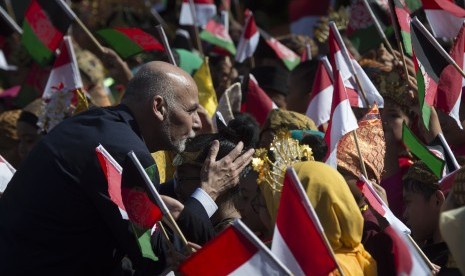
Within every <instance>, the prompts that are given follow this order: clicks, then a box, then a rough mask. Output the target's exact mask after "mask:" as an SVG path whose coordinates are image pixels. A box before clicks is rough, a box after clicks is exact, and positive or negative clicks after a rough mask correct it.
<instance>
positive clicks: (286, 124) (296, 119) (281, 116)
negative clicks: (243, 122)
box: [262, 109, 318, 132]
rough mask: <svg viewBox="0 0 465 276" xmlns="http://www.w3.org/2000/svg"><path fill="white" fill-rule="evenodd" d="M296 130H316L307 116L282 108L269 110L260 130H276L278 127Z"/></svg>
mask: <svg viewBox="0 0 465 276" xmlns="http://www.w3.org/2000/svg"><path fill="white" fill-rule="evenodd" d="M283 128H284V129H286V130H296V129H302V130H304V129H311V130H318V129H317V127H316V125H315V123H314V122H313V121H312V119H310V118H308V117H307V116H305V115H303V114H300V113H297V112H293V111H288V110H282V109H273V110H271V112H270V114H269V115H268V118H267V119H266V122H265V125H264V126H263V130H262V132H264V131H265V130H273V131H275V132H277V131H278V130H280V129H283Z"/></svg>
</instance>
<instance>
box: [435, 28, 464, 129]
mask: <svg viewBox="0 0 465 276" xmlns="http://www.w3.org/2000/svg"><path fill="white" fill-rule="evenodd" d="M464 26H465V25H463V26H462V28H461V29H460V32H459V34H458V35H457V38H456V39H455V41H454V45H453V46H452V48H451V50H450V53H449V54H450V56H451V57H452V58H453V59H454V61H455V62H456V63H457V65H458V66H459V67H460V68H462V69H463V68H464V62H463V61H464V57H465V55H464V53H465V31H464V29H465V27H464ZM462 80H463V77H462V75H461V74H460V73H459V72H458V71H457V69H455V68H454V66H453V65H451V64H449V65H447V67H446V68H445V69H444V71H443V72H442V74H441V76H440V77H439V84H438V92H437V94H436V102H435V106H436V108H437V109H439V110H441V111H443V112H444V113H446V114H448V115H449V116H451V117H452V118H453V119H454V120H455V121H456V122H457V124H458V126H459V127H460V128H462V123H461V120H460V117H459V109H460V104H461V99H462Z"/></svg>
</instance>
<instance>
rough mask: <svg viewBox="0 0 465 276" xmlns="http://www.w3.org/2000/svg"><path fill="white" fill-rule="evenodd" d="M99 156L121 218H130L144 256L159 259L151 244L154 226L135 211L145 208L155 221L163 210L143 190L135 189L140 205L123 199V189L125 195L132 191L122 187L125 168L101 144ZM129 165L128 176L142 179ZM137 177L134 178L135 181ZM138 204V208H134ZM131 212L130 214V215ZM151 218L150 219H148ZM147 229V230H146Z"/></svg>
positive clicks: (149, 216) (112, 199)
mask: <svg viewBox="0 0 465 276" xmlns="http://www.w3.org/2000/svg"><path fill="white" fill-rule="evenodd" d="M95 151H96V154H97V158H98V160H99V162H100V166H101V168H102V170H103V173H104V175H105V178H106V179H107V182H108V194H109V195H110V199H111V201H113V203H115V205H116V206H118V209H119V211H120V213H121V218H122V219H124V220H128V219H129V220H130V221H131V224H132V227H133V231H134V234H135V235H136V239H137V242H138V244H139V248H140V249H141V252H142V256H144V257H145V258H148V259H152V260H154V261H156V260H157V257H156V256H155V253H153V250H152V246H151V244H150V233H151V228H152V227H145V228H144V226H146V225H144V224H145V222H144V221H140V220H137V219H138V218H139V217H140V216H138V215H134V213H136V212H138V211H144V210H141V209H144V207H145V210H146V211H148V212H147V213H146V214H145V215H146V216H147V217H148V218H150V219H153V220H154V221H158V220H160V219H161V216H162V215H161V212H160V211H157V210H156V208H155V207H153V206H152V205H153V204H151V202H150V200H149V199H148V198H147V195H145V194H144V193H143V192H141V191H137V190H134V191H133V198H135V199H137V200H140V205H139V206H137V203H134V204H130V203H129V204H128V203H127V199H126V198H125V201H124V200H123V190H124V192H125V197H126V196H127V194H129V193H130V192H128V191H126V190H125V188H123V187H122V172H123V168H122V167H121V166H120V165H119V164H118V162H116V160H115V159H114V158H113V157H112V156H111V155H110V153H108V151H106V149H105V148H104V147H103V146H102V145H99V146H98V147H97V148H96V149H95ZM127 167H129V169H127V170H128V172H125V175H126V178H127V175H128V174H129V173H130V174H131V176H130V177H131V178H132V177H134V178H135V179H138V180H139V181H140V178H139V177H138V174H137V172H135V171H134V169H135V168H134V167H132V166H131V165H130V164H129V165H128V166H125V168H127ZM135 179H132V180H133V181H134V180H135ZM134 206H137V207H136V208H133V207H134ZM128 214H130V215H128ZM147 220H149V219H147ZM144 229H145V230H144Z"/></svg>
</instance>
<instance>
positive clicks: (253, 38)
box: [236, 10, 260, 62]
mask: <svg viewBox="0 0 465 276" xmlns="http://www.w3.org/2000/svg"><path fill="white" fill-rule="evenodd" d="M245 17H246V18H245V25H244V29H243V31H242V35H241V39H240V40H239V44H238V45H237V52H236V61H237V62H244V60H245V59H246V58H249V57H252V56H253V54H254V52H255V50H256V49H257V46H258V41H259V39H260V33H259V32H258V28H257V25H255V19H254V17H253V14H252V12H251V11H250V10H246V11H245Z"/></svg>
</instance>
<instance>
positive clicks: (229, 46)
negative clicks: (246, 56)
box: [200, 31, 236, 55]
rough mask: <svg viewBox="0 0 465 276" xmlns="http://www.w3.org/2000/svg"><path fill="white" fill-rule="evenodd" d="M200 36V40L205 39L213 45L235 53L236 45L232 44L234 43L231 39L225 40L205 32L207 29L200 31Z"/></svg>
mask: <svg viewBox="0 0 465 276" xmlns="http://www.w3.org/2000/svg"><path fill="white" fill-rule="evenodd" d="M200 38H201V39H202V40H205V41H207V42H209V43H211V44H213V45H216V46H219V47H221V48H223V49H226V50H228V52H230V53H231V54H233V55H235V54H236V47H235V46H234V43H233V42H232V41H227V40H224V39H221V38H219V37H217V36H215V35H214V34H212V33H210V32H207V31H202V32H201V33H200Z"/></svg>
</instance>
